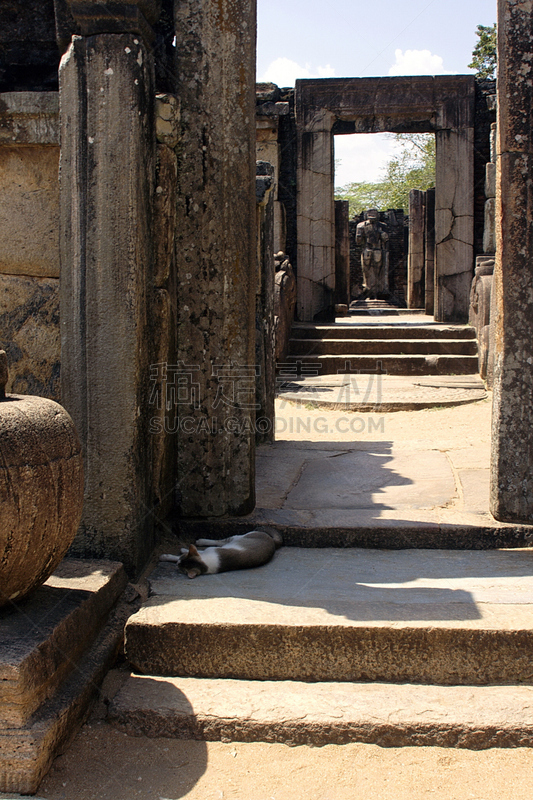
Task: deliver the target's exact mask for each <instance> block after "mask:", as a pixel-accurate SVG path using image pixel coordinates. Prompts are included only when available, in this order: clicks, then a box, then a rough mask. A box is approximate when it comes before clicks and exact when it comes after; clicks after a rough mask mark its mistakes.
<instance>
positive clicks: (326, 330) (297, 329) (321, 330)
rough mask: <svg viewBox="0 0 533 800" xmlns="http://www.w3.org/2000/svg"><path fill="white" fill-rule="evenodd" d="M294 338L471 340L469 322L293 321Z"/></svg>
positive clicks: (472, 332) (474, 335) (473, 331)
mask: <svg viewBox="0 0 533 800" xmlns="http://www.w3.org/2000/svg"><path fill="white" fill-rule="evenodd" d="M292 336H293V337H294V338H295V339H475V338H476V332H475V330H474V328H471V327H470V326H469V325H422V324H421V325H418V324H417V325H392V324H391V325H386V324H384V325H363V324H361V325H327V324H323V325H320V324H315V323H306V322H295V323H294V324H293V326H292Z"/></svg>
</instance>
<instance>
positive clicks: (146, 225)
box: [58, 2, 156, 573]
mask: <svg viewBox="0 0 533 800" xmlns="http://www.w3.org/2000/svg"><path fill="white" fill-rule="evenodd" d="M111 10H112V12H113V23H114V25H115V26H116V27H115V29H117V30H119V31H120V30H121V29H122V30H124V31H126V32H116V33H95V34H94V35H93V31H98V30H101V29H102V27H103V28H104V30H105V23H106V19H107V17H108V15H109V13H110V11H111ZM134 10H135V11H136V12H137V15H135V14H133V13H132V12H133V11H134ZM78 11H79V12H80V16H79V17H78V16H77V13H78ZM143 11H144V12H146V13H147V14H149V12H150V11H152V12H153V16H152V17H151V18H150V19H149V20H147V19H146V17H145V16H144V13H143ZM71 12H72V14H73V20H74V22H75V23H76V25H75V28H74V30H78V31H81V34H82V35H74V36H73V37H72V40H71V41H70V44H69V45H68V47H67V50H66V52H65V54H64V55H63V58H62V61H61V68H60V115H61V163H60V186H61V288H60V294H61V392H62V402H63V404H64V405H65V407H66V409H67V410H68V411H69V413H70V414H71V415H72V418H73V419H74V422H75V424H76V427H77V429H78V432H79V435H80V438H81V441H82V446H83V451H84V460H85V500H84V511H83V517H82V522H81V526H80V531H79V534H78V536H77V538H76V540H75V543H74V552H75V553H76V554H78V555H90V556H105V557H109V558H113V559H117V560H120V561H123V562H124V564H125V565H126V567H127V569H128V570H129V571H130V573H135V572H136V571H137V570H138V569H139V567H140V566H141V565H142V564H143V563H144V561H145V560H146V558H147V556H148V554H149V553H150V551H151V549H152V548H153V516H152V509H151V466H150V465H151V449H150V435H149V429H148V426H149V391H150V381H149V365H150V354H149V343H150V339H151V335H150V333H149V328H148V325H149V295H148V286H149V281H150V279H151V273H152V238H151V235H152V204H153V188H154V177H155V133H154V81H153V63H152V58H151V55H150V51H149V47H148V46H147V44H146V42H145V40H144V38H143V36H142V33H143V32H144V33H147V31H148V30H149V24H148V22H149V21H151V22H153V21H155V13H156V12H155V4H151V3H149V2H142V3H141V2H139V3H138V4H132V3H113V4H112V9H110V8H109V7H108V6H107V4H106V3H105V2H104V3H94V4H85V5H84V6H83V7H82V4H77V3H74V2H73V3H72V4H71ZM121 14H122V16H121ZM60 22H61V20H60ZM141 23H142V24H141ZM58 27H60V26H58ZM60 33H61V28H60ZM63 33H64V28H63Z"/></svg>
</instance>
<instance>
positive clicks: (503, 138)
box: [491, 0, 533, 524]
mask: <svg viewBox="0 0 533 800" xmlns="http://www.w3.org/2000/svg"><path fill="white" fill-rule="evenodd" d="M532 24H533V0H521V2H516V0H499V2H498V145H497V180H496V221H497V224H496V265H495V268H494V285H493V292H494V294H495V305H496V315H495V316H496V318H495V320H494V325H495V342H494V348H495V353H494V407H493V415H492V420H493V429H492V464H491V470H492V476H491V511H492V513H493V514H494V516H495V517H496V518H497V519H499V520H502V521H505V522H525V523H529V524H531V523H532V522H533V471H532V469H531V453H532V450H533V427H532V425H531V420H532V419H533V336H532V335H531V330H532V326H533V269H532V266H531V265H532V263H533V240H532V238H531V229H532V227H533V202H532V195H531V185H530V184H531V177H532V174H533V156H532V153H531V142H532V141H533V123H532V118H531V107H532V106H533V86H532V84H531V77H530V73H531V59H532V58H533V45H532V42H531V26H532Z"/></svg>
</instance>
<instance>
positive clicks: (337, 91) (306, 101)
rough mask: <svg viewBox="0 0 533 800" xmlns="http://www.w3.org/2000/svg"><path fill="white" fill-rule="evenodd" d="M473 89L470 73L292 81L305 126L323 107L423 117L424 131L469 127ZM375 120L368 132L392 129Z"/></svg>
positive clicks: (351, 113)
mask: <svg viewBox="0 0 533 800" xmlns="http://www.w3.org/2000/svg"><path fill="white" fill-rule="evenodd" d="M474 92H475V81H474V76H473V75H437V76H427V77H426V76H405V77H404V76H401V77H386V78H318V79H310V80H308V79H303V80H297V81H296V89H295V95H296V118H297V120H298V123H299V124H300V125H304V126H305V127H306V128H307V125H308V123H309V121H310V120H311V119H312V117H313V116H314V113H315V112H316V110H318V109H327V110H328V111H330V112H331V113H332V114H333V115H334V116H335V117H336V118H338V119H343V120H350V119H351V120H357V118H358V117H366V118H369V119H370V118H376V119H377V120H378V119H379V118H382V119H383V121H385V120H389V121H393V120H394V119H396V125H398V124H399V122H398V120H399V119H400V118H403V119H404V120H407V121H410V120H413V121H415V122H417V123H418V125H419V124H420V123H421V121H422V120H425V121H426V125H427V127H426V128H425V130H436V129H437V128H442V127H446V128H447V127H460V126H462V125H465V126H467V127H472V124H473V112H474ZM449 98H453V99H449ZM387 124H389V122H387ZM374 125H375V127H373V128H372V129H371V130H370V131H369V132H373V131H374V132H377V131H378V130H395V129H396V128H391V127H386V128H382V127H381V125H380V123H379V122H377V123H374ZM403 126H404V127H403V130H408V128H405V122H403ZM415 130H422V128H420V127H416V128H415Z"/></svg>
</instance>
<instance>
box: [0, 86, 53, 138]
mask: <svg viewBox="0 0 533 800" xmlns="http://www.w3.org/2000/svg"><path fill="white" fill-rule="evenodd" d="M3 144H10V145H15V144H22V145H25V144H43V145H58V144H59V94H58V92H2V93H0V145H3Z"/></svg>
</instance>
